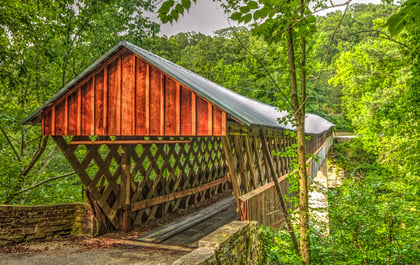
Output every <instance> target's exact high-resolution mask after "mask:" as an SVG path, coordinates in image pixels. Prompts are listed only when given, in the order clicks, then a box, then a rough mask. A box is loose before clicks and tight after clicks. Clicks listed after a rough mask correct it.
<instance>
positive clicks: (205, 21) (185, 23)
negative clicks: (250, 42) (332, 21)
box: [153, 0, 381, 36]
mask: <svg viewBox="0 0 420 265" xmlns="http://www.w3.org/2000/svg"><path fill="white" fill-rule="evenodd" d="M342 2H344V0H333V3H336V4H338V3H342ZM380 2H381V0H353V3H376V4H379V3H380ZM153 20H154V21H156V22H160V21H159V20H158V19H157V17H156V16H155V17H154V18H153ZM227 27H229V23H228V19H227V17H226V15H225V14H223V9H222V8H221V7H220V5H219V4H218V2H217V3H214V2H213V1H212V0H197V3H196V4H195V5H194V4H192V5H191V9H190V11H189V13H187V12H185V14H184V16H181V17H180V18H179V19H178V21H177V22H174V23H173V24H172V25H171V24H169V23H168V24H165V25H161V28H160V29H161V33H160V34H161V35H163V34H165V35H167V36H171V35H175V34H177V33H179V32H188V31H195V32H201V33H203V34H206V35H213V32H214V31H215V30H218V29H222V28H227Z"/></svg>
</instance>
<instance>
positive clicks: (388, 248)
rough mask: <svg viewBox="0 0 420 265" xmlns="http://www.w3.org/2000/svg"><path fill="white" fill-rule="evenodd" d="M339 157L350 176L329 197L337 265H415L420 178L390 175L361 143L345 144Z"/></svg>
mask: <svg viewBox="0 0 420 265" xmlns="http://www.w3.org/2000/svg"><path fill="white" fill-rule="evenodd" d="M335 152H336V154H337V155H338V158H337V160H336V161H335V163H336V164H337V166H338V167H339V168H343V169H344V170H345V173H346V179H344V180H343V182H342V186H341V187H339V188H337V189H334V190H331V191H330V193H329V194H328V195H329V218H330V229H331V236H330V240H331V244H334V249H332V251H334V252H333V254H334V257H335V259H336V260H337V261H340V262H341V263H343V264H344V262H345V261H346V260H352V261H353V262H354V263H355V264H356V263H358V264H360V263H375V264H415V262H416V261H418V260H419V259H420V248H419V247H420V245H419V241H418V238H417V235H418V233H419V232H420V227H419V226H418V221H417V220H418V219H419V218H420V214H419V211H418V209H417V208H418V196H419V195H420V194H419V190H418V184H417V183H418V181H419V180H420V178H419V176H418V175H417V176H415V175H412V174H410V175H402V174H399V172H393V171H389V170H387V169H386V168H384V167H383V166H382V165H381V164H380V163H378V162H376V160H377V159H378V157H377V156H376V155H375V154H372V153H370V152H369V151H366V150H365V147H364V145H363V141H360V140H353V141H352V142H351V143H343V144H341V145H340V146H337V147H336V148H335ZM344 157H345V158H344ZM367 157H368V159H366V158H367Z"/></svg>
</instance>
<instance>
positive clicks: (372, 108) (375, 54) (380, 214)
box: [0, 0, 420, 264]
mask: <svg viewBox="0 0 420 265" xmlns="http://www.w3.org/2000/svg"><path fill="white" fill-rule="evenodd" d="M410 5H412V6H410ZM75 7H77V8H75ZM406 7H410V12H408V11H407V12H406V13H403V15H404V14H405V17H404V19H405V20H404V21H405V23H400V25H397V26H395V27H393V28H389V27H388V26H389V25H387V21H388V19H389V17H391V16H392V15H394V14H396V13H397V12H399V13H398V14H399V15H401V13H402V12H401V10H404V8H406ZM0 9H1V10H2V12H0V25H1V27H0V32H1V35H0V202H2V203H12V204H48V203H63V202H77V201H84V198H83V195H82V184H81V182H80V179H79V178H78V177H77V176H76V175H75V174H74V172H73V170H72V169H71V167H70V166H69V165H68V163H67V162H66V160H65V158H64V157H63V156H62V155H61V153H60V152H59V150H58V149H57V147H56V146H55V145H54V144H53V143H52V141H50V140H48V138H43V137H41V136H40V135H41V133H40V128H39V127H37V126H35V127H23V126H20V125H18V124H19V122H20V121H21V120H23V118H25V117H26V116H27V115H29V114H30V113H31V112H32V111H33V110H35V109H36V108H37V107H38V106H40V105H41V104H42V103H43V102H44V101H46V100H47V99H48V98H50V97H51V96H52V95H53V94H55V93H56V92H57V91H58V90H59V89H60V88H61V87H63V86H64V85H65V84H66V83H67V82H69V81H70V80H72V79H73V78H74V77H76V76H77V75H78V74H79V73H80V72H81V71H83V70H84V69H85V68H86V67H88V66H89V65H90V64H91V63H92V62H93V61H94V60H95V59H96V58H99V57H100V56H101V55H102V54H104V53H105V52H106V51H108V50H109V49H110V48H111V47H112V46H113V45H115V44H116V43H117V42H118V41H119V40H122V39H125V40H127V41H130V42H132V43H134V44H136V45H138V46H140V47H142V48H144V49H146V50H149V51H151V52H153V53H155V54H157V55H160V56H162V57H164V58H166V59H168V60H170V61H172V62H174V63H177V64H179V65H181V66H183V67H185V68H187V69H190V70H192V71H194V72H196V73H198V74H200V75H202V76H204V77H206V78H208V79H210V80H212V81H214V82H216V83H218V84H220V85H222V86H225V87H227V88H229V89H231V90H233V91H235V92H237V93H239V94H242V95H244V96H247V97H251V98H254V99H257V100H259V101H262V102H265V103H267V104H271V105H275V106H278V107H279V108H280V109H282V108H284V107H285V103H284V101H283V100H284V99H283V98H282V96H281V95H280V94H278V93H277V92H276V91H275V90H274V89H273V85H272V81H271V80H270V78H269V77H268V76H267V74H266V70H268V71H269V72H270V74H271V76H272V77H273V78H274V79H275V81H276V82H277V83H278V84H280V85H282V86H284V87H288V86H289V80H288V74H289V73H288V66H287V55H286V51H285V49H286V48H285V45H281V44H280V45H279V44H275V45H274V44H269V43H267V42H266V41H264V40H263V39H261V38H258V37H256V36H255V35H253V34H252V33H253V32H251V30H249V29H248V28H246V27H235V28H226V29H222V30H219V31H217V32H215V34H214V35H213V36H206V35H203V34H201V33H195V32H188V33H179V34H177V35H174V36H171V37H167V36H158V35H157V33H158V32H159V26H158V25H157V24H156V23H153V22H151V21H150V20H149V19H147V18H145V17H143V16H142V14H144V13H145V12H153V5H152V4H151V2H147V1H140V0H125V1H89V0H86V1H72V0H68V1H48V0H46V1H27V2H20V1H2V2H1V4H0ZM410 14H411V15H410ZM341 16H342V12H341V11H335V12H331V13H328V14H326V15H324V16H316V28H317V30H316V33H315V34H314V35H313V36H312V37H311V38H310V42H311V43H310V45H308V46H310V47H311V49H310V50H309V51H308V53H309V54H310V56H308V58H311V60H310V61H308V62H307V65H308V67H307V69H308V76H309V79H308V80H309V83H308V87H311V84H312V83H314V82H315V80H316V76H317V75H318V73H319V71H320V70H321V68H322V72H321V76H320V79H319V82H318V83H317V84H316V85H315V86H314V89H313V91H308V97H309V100H308V102H307V106H306V112H308V113H315V114H318V115H320V116H322V117H324V118H326V119H328V120H329V121H331V122H333V123H334V124H335V125H336V130H338V131H354V132H355V133H356V134H358V135H361V136H362V137H360V139H358V140H357V141H354V142H353V143H352V144H348V145H345V146H339V147H337V155H336V163H337V165H339V166H340V167H341V168H342V169H343V170H344V171H345V172H346V180H345V181H344V182H343V185H342V187H340V188H337V189H334V190H332V191H330V209H329V211H330V212H329V214H330V226H331V227H330V229H331V230H333V231H334V232H331V233H330V235H329V236H321V234H322V233H321V232H320V231H318V232H317V233H313V236H314V237H315V239H314V240H312V241H313V242H314V243H313V244H312V246H311V248H314V249H316V250H317V251H312V252H313V253H315V254H312V255H316V256H314V257H313V258H312V260H315V261H316V260H318V261H319V262H320V263H330V264H332V263H335V264H339V263H340V262H346V260H347V261H348V260H353V261H354V263H355V264H356V263H357V264H360V263H366V264H367V263H368V262H377V263H382V262H385V263H389V264H391V263H395V264H404V263H409V264H410V263H411V262H412V261H415V260H420V254H419V252H420V250H419V248H420V243H419V240H418V239H416V235H417V236H418V235H419V233H420V228H419V225H418V224H417V222H416V220H419V218H420V216H419V214H418V205H419V203H418V199H417V198H419V195H420V194H419V193H420V191H419V188H418V183H419V173H420V169H419V168H420V167H419V160H420V159H419V158H418V154H419V151H420V146H419V145H420V144H419V142H420V141H419V140H420V139H419V138H420V137H419V124H418V122H419V116H420V108H419V107H418V105H419V103H418V102H420V92H419V91H420V90H419V78H420V77H419V76H420V75H419V53H420V52H419V47H420V45H419V42H420V35H419V33H420V32H419V21H418V19H419V18H420V7H419V1H417V0H411V1H405V2H404V4H403V5H402V6H399V5H393V4H380V5H374V4H354V5H352V6H351V7H350V10H349V11H348V12H347V14H346V16H345V17H344V20H343V22H342V25H341V26H340V27H339V28H338V30H337V32H336V33H335V38H334V39H333V41H332V43H331V47H329V39H330V36H331V34H333V32H335V30H336V25H337V23H338V22H339V20H340V19H341ZM410 16H411V17H410ZM401 21H403V20H402V19H401ZM394 25H395V24H394ZM328 49H329V52H328V53H326V52H327V50H328ZM247 50H248V51H249V52H251V54H250V53H249V52H247ZM325 54H327V57H326V58H325V56H324V55H325ZM324 58H325V59H326V63H325V66H324V67H322V66H323V62H324ZM262 65H264V67H265V68H266V69H264V68H263V67H262ZM340 152H341V153H340ZM266 236H267V238H270V237H273V239H272V240H267V244H266V247H267V253H268V254H267V257H266V258H267V260H270V259H271V260H273V261H275V262H298V261H297V260H298V257H295V256H293V251H290V252H288V246H289V245H290V244H289V245H288V242H287V239H285V237H284V235H282V233H281V232H279V233H278V234H276V233H274V234H273V233H271V232H267V235H266ZM274 238H276V240H274ZM283 239H285V241H284V240H283ZM349 242H351V243H349ZM285 257H287V259H290V260H283V259H284V258H285ZM293 259H296V260H293Z"/></svg>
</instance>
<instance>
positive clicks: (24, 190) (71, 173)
mask: <svg viewBox="0 0 420 265" xmlns="http://www.w3.org/2000/svg"><path fill="white" fill-rule="evenodd" d="M75 174H76V172H74V171H73V172H70V173H67V174H64V175H60V176H56V177H52V178H49V179H46V180H43V181H41V182H39V183H37V184H34V185H32V186H31V187H29V188H25V189H22V190H20V191H19V193H23V192H26V191H29V190H33V189H35V188H37V187H39V186H41V185H42V184H45V183H47V182H50V181H53V180H56V179H61V178H65V177H69V176H72V175H75Z"/></svg>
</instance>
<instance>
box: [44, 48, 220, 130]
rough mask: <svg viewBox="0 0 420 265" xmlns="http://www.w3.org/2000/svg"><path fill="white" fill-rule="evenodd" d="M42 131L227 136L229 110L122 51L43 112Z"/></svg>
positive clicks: (128, 52)
mask: <svg viewBox="0 0 420 265" xmlns="http://www.w3.org/2000/svg"><path fill="white" fill-rule="evenodd" d="M42 133H43V134H45V135H81V136H82V135H83V136H88V135H100V136H112V135H114V136H119V135H124V136H197V135H198V136H225V135H226V112H224V111H223V110H222V109H220V108H219V107H217V106H215V105H213V104H211V103H210V102H209V101H207V99H204V98H202V97H200V96H198V95H197V94H196V93H195V92H193V91H192V90H190V89H189V88H187V87H185V86H183V85H182V84H181V83H180V82H179V81H177V80H175V79H173V78H172V77H170V76H168V75H166V74H165V73H164V72H162V71H161V70H160V69H158V68H156V67H154V66H152V65H150V64H149V63H147V62H146V61H145V60H143V59H142V58H140V57H139V56H137V55H135V54H134V53H132V52H130V51H128V50H125V51H124V50H122V51H119V52H118V53H117V54H115V55H113V56H112V57H111V58H110V59H108V61H105V62H103V64H102V66H100V68H98V69H96V70H95V71H93V72H92V73H91V74H89V75H87V76H86V77H85V79H84V80H81V81H80V82H79V83H78V84H77V85H75V87H73V88H72V89H70V90H69V91H68V92H67V93H66V94H64V95H63V96H62V98H59V99H58V100H57V101H56V103H54V104H52V105H51V106H50V107H48V108H47V109H46V110H44V111H43V114H42Z"/></svg>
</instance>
